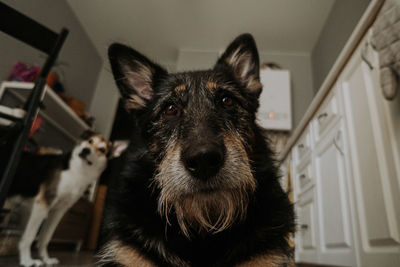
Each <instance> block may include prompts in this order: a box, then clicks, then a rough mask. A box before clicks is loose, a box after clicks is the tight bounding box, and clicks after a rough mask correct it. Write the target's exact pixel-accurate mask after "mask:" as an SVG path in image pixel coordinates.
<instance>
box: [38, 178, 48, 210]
mask: <svg viewBox="0 0 400 267" xmlns="http://www.w3.org/2000/svg"><path fill="white" fill-rule="evenodd" d="M36 201H38V202H39V203H41V204H42V205H43V206H45V207H46V208H48V207H49V204H50V203H48V202H47V200H46V185H45V184H41V185H40V189H39V193H38V194H37V196H36Z"/></svg>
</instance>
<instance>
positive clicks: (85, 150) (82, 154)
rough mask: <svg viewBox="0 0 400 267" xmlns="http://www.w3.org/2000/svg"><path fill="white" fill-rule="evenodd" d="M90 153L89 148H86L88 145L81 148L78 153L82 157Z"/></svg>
mask: <svg viewBox="0 0 400 267" xmlns="http://www.w3.org/2000/svg"><path fill="white" fill-rule="evenodd" d="M89 154H90V148H88V147H85V148H84V149H82V151H81V153H80V155H81V156H82V157H86V156H87V155H89Z"/></svg>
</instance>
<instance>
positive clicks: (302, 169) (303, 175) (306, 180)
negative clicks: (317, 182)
mask: <svg viewBox="0 0 400 267" xmlns="http://www.w3.org/2000/svg"><path fill="white" fill-rule="evenodd" d="M295 179H297V181H296V184H297V185H298V193H299V194H301V193H303V192H304V191H305V190H307V189H308V188H309V187H310V186H311V185H313V184H314V179H313V177H312V165H311V159H310V160H308V161H306V162H305V163H304V164H301V165H300V166H299V168H298V171H296V178H295Z"/></svg>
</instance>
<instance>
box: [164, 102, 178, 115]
mask: <svg viewBox="0 0 400 267" xmlns="http://www.w3.org/2000/svg"><path fill="white" fill-rule="evenodd" d="M164 113H165V115H168V116H178V115H179V113H180V111H179V109H178V108H177V107H176V106H175V105H174V104H169V105H167V107H166V108H165V110H164Z"/></svg>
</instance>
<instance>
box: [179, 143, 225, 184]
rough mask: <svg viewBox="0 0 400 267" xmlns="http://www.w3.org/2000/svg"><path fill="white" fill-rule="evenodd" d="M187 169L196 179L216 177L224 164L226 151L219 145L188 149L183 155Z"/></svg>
mask: <svg viewBox="0 0 400 267" xmlns="http://www.w3.org/2000/svg"><path fill="white" fill-rule="evenodd" d="M183 161H184V164H185V167H186V169H187V170H188V171H189V172H190V173H191V174H192V175H193V176H194V177H196V178H198V179H202V180H206V179H208V178H211V177H213V176H215V175H216V174H217V173H218V171H219V169H220V168H221V166H222V165H223V163H224V150H223V148H222V147H220V146H217V145H201V146H197V147H196V148H193V147H191V148H188V149H187V150H186V152H185V153H184V154H183Z"/></svg>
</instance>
